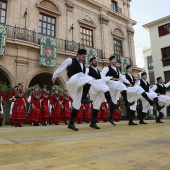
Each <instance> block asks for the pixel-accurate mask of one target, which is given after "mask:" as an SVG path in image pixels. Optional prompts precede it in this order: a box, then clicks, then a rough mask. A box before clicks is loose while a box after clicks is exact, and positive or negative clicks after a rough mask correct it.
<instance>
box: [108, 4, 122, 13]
mask: <svg viewBox="0 0 170 170" xmlns="http://www.w3.org/2000/svg"><path fill="white" fill-rule="evenodd" d="M111 9H112V10H113V11H115V12H117V13H120V14H122V8H119V7H118V6H116V5H115V4H114V3H112V4H111Z"/></svg>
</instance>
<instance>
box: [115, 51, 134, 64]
mask: <svg viewBox="0 0 170 170" xmlns="http://www.w3.org/2000/svg"><path fill="white" fill-rule="evenodd" d="M114 55H115V56H116V59H117V62H118V63H119V64H121V63H122V62H121V59H122V58H124V59H128V60H130V63H129V64H130V65H132V60H131V58H128V57H124V56H119V55H117V54H114Z"/></svg>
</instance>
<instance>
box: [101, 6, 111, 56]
mask: <svg viewBox="0 0 170 170" xmlns="http://www.w3.org/2000/svg"><path fill="white" fill-rule="evenodd" d="M99 19H100V25H101V38H102V41H101V42H102V51H103V57H104V58H109V45H110V43H109V37H108V36H109V35H108V23H109V19H108V16H107V13H106V11H103V10H102V9H101V10H100V16H99Z"/></svg>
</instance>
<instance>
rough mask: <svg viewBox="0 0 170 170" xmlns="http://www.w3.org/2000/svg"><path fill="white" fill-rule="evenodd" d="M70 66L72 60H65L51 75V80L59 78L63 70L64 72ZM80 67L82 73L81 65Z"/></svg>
mask: <svg viewBox="0 0 170 170" xmlns="http://www.w3.org/2000/svg"><path fill="white" fill-rule="evenodd" d="M71 64H72V58H67V59H66V60H65V61H64V62H63V63H62V64H61V66H60V67H59V68H57V70H56V71H55V72H54V73H53V78H57V77H59V76H60V74H61V73H62V72H63V70H65V69H66V68H67V67H68V66H70V65H71ZM80 66H81V68H82V71H83V63H80Z"/></svg>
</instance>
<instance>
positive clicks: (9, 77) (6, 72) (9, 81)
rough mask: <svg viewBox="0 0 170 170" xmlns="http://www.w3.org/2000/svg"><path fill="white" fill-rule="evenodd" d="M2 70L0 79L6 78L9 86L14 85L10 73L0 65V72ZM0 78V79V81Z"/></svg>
mask: <svg viewBox="0 0 170 170" xmlns="http://www.w3.org/2000/svg"><path fill="white" fill-rule="evenodd" d="M1 72H2V76H1V77H0V78H1V79H2V80H4V79H6V80H7V84H9V85H10V86H11V87H13V86H14V85H15V81H14V78H13V76H12V75H11V73H10V72H9V71H8V70H7V69H6V68H5V67H3V66H2V65H0V73H1ZM1 79H0V81H1Z"/></svg>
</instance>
